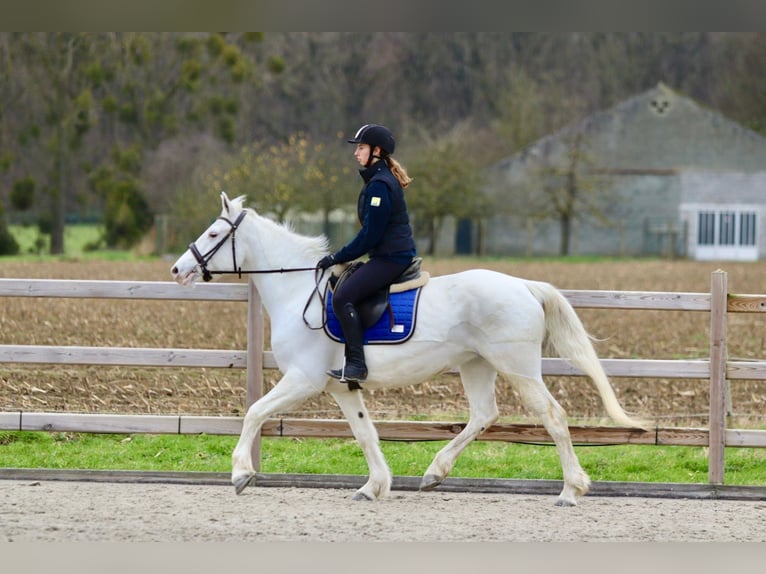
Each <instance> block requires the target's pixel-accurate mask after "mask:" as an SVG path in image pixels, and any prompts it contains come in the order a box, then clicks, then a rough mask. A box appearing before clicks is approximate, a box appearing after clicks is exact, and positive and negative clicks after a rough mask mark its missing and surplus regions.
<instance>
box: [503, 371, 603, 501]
mask: <svg viewBox="0 0 766 574" xmlns="http://www.w3.org/2000/svg"><path fill="white" fill-rule="evenodd" d="M508 378H509V379H510V380H511V381H512V383H513V385H514V387H515V388H516V390H517V391H518V393H519V395H520V396H521V400H522V402H523V403H524V406H526V407H527V408H528V409H529V410H530V411H531V412H532V414H533V415H536V416H537V417H539V418H540V420H541V421H542V423H543V426H544V427H545V430H547V431H548V434H549V435H551V438H552V439H553V442H555V443H556V449H557V450H558V454H559V459H561V469H562V471H563V475H564V488H563V490H562V491H561V494H560V495H559V497H558V499H557V500H556V506H576V505H577V497H578V496H582V495H584V494H585V493H587V492H588V489H589V488H590V478H588V475H587V474H586V473H585V471H584V470H583V469H582V467H581V466H580V462H579V461H578V460H577V454H576V453H575V451H574V447H573V446H572V439H571V437H570V436H569V427H568V426H567V417H566V412H565V411H564V409H563V408H561V405H559V403H558V402H556V399H554V398H553V395H551V394H550V392H549V391H548V389H547V388H546V386H545V383H544V382H543V380H542V378H539V379H533V378H530V377H524V376H519V375H512V376H511V375H509V377H508Z"/></svg>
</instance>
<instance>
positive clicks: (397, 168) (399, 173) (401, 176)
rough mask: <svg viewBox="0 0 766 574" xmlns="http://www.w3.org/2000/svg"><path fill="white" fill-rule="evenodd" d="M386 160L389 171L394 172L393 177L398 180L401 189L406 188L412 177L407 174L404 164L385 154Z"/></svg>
mask: <svg viewBox="0 0 766 574" xmlns="http://www.w3.org/2000/svg"><path fill="white" fill-rule="evenodd" d="M386 162H387V163H388V167H389V169H391V173H393V174H394V177H395V178H396V179H397V180H398V181H399V184H400V185H401V186H402V189H406V188H407V186H408V185H409V184H410V182H411V181H412V178H411V177H410V176H409V175H407V170H406V169H404V166H403V165H402V164H400V163H399V162H398V161H396V160H395V159H394V158H392V157H391V156H390V155H389V156H386Z"/></svg>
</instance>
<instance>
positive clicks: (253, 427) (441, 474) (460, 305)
mask: <svg viewBox="0 0 766 574" xmlns="http://www.w3.org/2000/svg"><path fill="white" fill-rule="evenodd" d="M243 200H244V196H241V197H237V198H236V199H232V200H230V199H229V198H228V197H227V196H226V194H225V193H223V192H222V193H221V201H222V212H221V216H220V217H219V218H218V219H216V221H215V222H213V224H212V225H211V226H210V227H209V228H208V229H207V230H206V231H205V232H204V233H203V234H202V235H200V237H199V238H198V239H197V240H196V241H195V242H194V243H192V244H190V246H189V250H188V251H186V252H185V253H184V254H183V255H182V256H181V257H180V258H179V259H178V261H176V262H175V264H174V265H173V267H172V269H171V273H172V276H173V278H174V279H175V280H176V281H177V282H179V283H181V284H184V285H189V284H193V283H194V282H195V281H196V280H197V279H198V278H200V277H201V276H203V277H204V278H205V280H209V279H211V272H212V273H213V274H215V273H216V272H232V271H236V270H237V269H242V270H245V271H247V270H256V269H257V270H280V269H281V270H285V269H298V270H300V269H303V270H304V272H295V273H273V274H269V273H264V274H254V275H252V280H253V281H254V282H255V285H256V287H257V289H258V292H259V293H260V295H261V298H262V302H263V306H264V308H265V309H266V311H267V313H268V315H269V318H270V320H271V347H272V351H273V353H274V357H275V359H276V362H277V364H278V366H279V370H280V371H281V372H282V373H283V376H282V378H281V380H280V381H279V383H278V384H277V385H276V386H274V388H273V389H271V390H270V391H269V392H268V393H267V394H266V395H265V396H263V397H262V398H261V399H259V400H258V401H256V402H255V403H254V404H252V405H251V406H250V408H249V409H248V410H247V413H246V415H245V418H244V422H243V427H242V433H241V435H240V438H239V441H238V443H237V446H236V447H235V449H234V451H233V453H232V483H233V485H234V487H235V490H236V492H237V494H240V493H241V492H242V490H244V488H245V487H246V486H248V484H250V483H251V482H252V481H254V478H255V470H254V468H253V465H252V461H251V456H250V453H251V446H252V442H253V440H254V438H255V436H256V434H257V432H258V431H259V429H260V428H261V426H262V425H263V423H264V422H265V421H266V420H267V419H268V418H269V417H271V416H273V415H274V414H275V413H278V412H281V411H286V410H289V409H292V408H293V407H295V406H296V405H299V404H300V403H302V402H304V401H306V400H307V399H309V398H311V397H313V396H315V395H317V394H319V393H321V392H322V391H328V392H329V393H330V394H331V395H332V396H333V397H334V398H335V400H336V401H337V403H338V405H339V406H340V408H341V410H342V411H343V414H344V415H345V417H346V418H347V419H348V424H349V426H350V427H351V430H352V432H353V434H354V437H355V438H356V440H357V441H358V443H359V446H360V447H361V449H362V451H363V452H364V456H365V458H366V460H367V465H368V467H369V478H368V480H367V482H366V483H365V484H364V486H362V487H361V488H360V489H359V490H358V491H357V492H356V493H355V494H354V497H353V498H354V500H373V499H376V498H380V497H383V496H386V495H387V494H388V493H389V491H390V488H391V471H390V469H389V467H388V464H387V463H386V460H385V458H384V457H383V453H382V451H381V449H380V446H379V441H378V434H377V431H376V430H375V426H374V425H373V423H372V421H371V420H370V417H369V415H368V413H367V409H366V407H365V404H364V402H363V393H362V392H359V391H357V390H349V388H348V386H347V385H346V384H344V383H341V382H339V381H336V380H335V379H331V378H330V377H328V375H327V374H326V371H327V370H328V369H329V368H331V367H337V366H338V365H340V364H342V361H343V345H342V344H339V343H337V342H334V341H332V340H331V339H330V338H329V337H328V336H327V335H326V334H325V333H324V332H323V331H322V330H312V329H310V328H309V327H308V326H307V325H306V324H305V323H304V318H303V316H302V311H303V310H304V307H305V305H306V302H307V301H308V300H309V297H310V296H311V295H312V292H313V291H314V290H315V289H316V287H317V285H316V283H315V280H316V278H315V274H314V273H311V272H310V271H306V270H310V269H313V268H314V267H315V265H316V262H317V261H318V260H319V259H320V258H321V257H322V256H324V255H326V254H327V252H328V245H327V239H326V238H325V237H323V236H320V237H305V236H302V235H299V234H297V233H295V232H293V231H292V230H291V229H289V228H288V227H285V226H283V225H280V224H278V223H275V222H273V221H271V220H270V219H268V218H265V217H262V216H260V215H258V214H257V213H256V212H255V211H253V210H252V209H247V208H244V207H243ZM326 280H327V279H326V278H322V279H321V281H320V285H319V288H320V290H323V288H324V284H325V282H326ZM322 313H323V311H322V308H321V305H320V304H319V302H318V299H315V300H314V301H313V302H312V304H311V305H309V307H308V308H307V309H306V310H305V317H306V319H307V320H308V323H309V324H311V325H314V326H316V325H321V322H322ZM546 337H547V338H548V341H549V342H550V343H551V344H552V345H553V347H554V348H555V349H556V350H557V352H558V353H559V354H560V355H561V356H562V357H563V358H565V359H566V360H568V361H571V362H572V363H573V364H574V365H576V366H578V367H579V368H580V369H582V370H583V372H585V373H586V374H587V375H588V376H590V377H591V379H592V380H593V382H594V383H595V385H596V388H597V389H598V392H599V393H600V395H601V398H602V401H603V403H604V406H605V408H606V411H607V413H608V414H609V415H610V416H611V417H612V419H613V420H614V421H615V422H616V423H618V424H620V425H623V426H627V427H642V428H644V427H645V423H643V422H641V421H638V420H634V419H633V418H631V417H630V416H628V415H627V414H626V413H625V411H624V410H623V409H622V407H621V406H620V404H619V402H618V400H617V398H616V396H615V394H614V391H613V390H612V387H611V385H610V383H609V380H608V379H607V377H606V374H605V373H604V371H603V369H602V367H601V364H600V362H599V359H598V357H597V355H596V352H595V350H594V348H593V346H592V344H591V340H590V337H589V335H588V334H587V333H586V331H585V329H584V328H583V325H582V323H581V322H580V319H579V318H578V317H577V315H576V314H575V311H574V309H573V308H572V306H571V305H570V304H569V302H568V301H567V300H566V299H565V298H564V296H563V295H562V294H561V293H560V292H559V291H558V290H557V289H556V288H554V287H553V286H551V285H549V284H548V283H542V282H538V281H527V280H524V279H519V278H516V277H511V276H509V275H505V274H502V273H498V272H494V271H488V270H480V269H476V270H470V271H465V272H462V273H456V274H453V275H445V276H441V277H435V278H432V279H431V280H430V281H429V282H428V283H427V284H426V285H425V286H424V287H423V290H422V292H421V295H420V303H419V311H418V318H417V326H416V329H415V332H414V334H413V336H412V338H410V339H409V341H407V342H406V343H403V344H399V345H368V346H367V347H366V348H365V355H366V359H367V367H368V369H369V375H368V378H367V380H366V381H365V382H364V383H363V388H366V389H371V390H374V389H381V388H385V387H395V386H404V385H413V384H416V383H421V382H424V381H427V380H429V379H430V378H432V377H434V376H436V375H438V374H439V373H443V372H444V371H447V370H449V369H458V370H459V372H460V378H461V381H462V384H463V387H464V389H465V393H466V397H467V399H468V403H469V407H470V417H469V421H468V424H467V425H466V426H465V428H464V429H463V430H462V431H461V432H460V433H459V434H458V435H457V436H456V437H455V438H454V439H452V440H451V441H450V442H449V443H448V444H447V445H446V446H445V447H444V448H442V449H441V451H439V453H438V454H437V455H436V457H435V458H434V460H433V461H432V462H431V464H430V466H429V467H428V469H427V470H426V472H425V475H424V477H423V479H422V482H421V484H420V489H421V490H430V489H432V488H436V487H437V486H438V485H439V484H440V483H441V482H442V481H443V480H444V479H445V478H446V477H447V475H448V474H449V473H450V471H451V470H452V468H453V466H454V464H455V461H456V459H457V457H458V455H459V454H460V453H461V452H462V451H463V449H464V448H465V447H466V446H468V444H469V443H470V442H471V441H472V440H474V439H475V438H476V437H477V436H478V435H480V434H481V433H482V432H483V431H485V430H486V429H487V428H489V427H490V426H491V425H492V423H494V422H495V421H496V420H497V418H498V408H497V404H496V401H495V379H496V377H497V374H498V373H500V374H502V375H503V376H504V377H505V378H506V379H507V380H508V381H510V382H511V384H512V385H513V386H514V388H515V389H516V390H517V391H518V393H519V396H520V397H521V400H522V401H523V403H524V405H525V407H526V408H527V409H529V410H530V411H531V413H532V414H533V415H535V416H537V417H539V419H540V420H541V421H542V423H543V425H544V426H545V429H546V430H547V431H548V433H549V434H550V436H551V437H552V438H553V440H554V442H555V443H556V448H557V450H558V455H559V458H560V459H561V466H562V469H563V478H564V487H563V490H562V491H561V494H560V495H559V497H558V499H557V500H556V505H558V506H574V505H576V504H577V500H576V499H577V497H578V496H582V495H584V494H585V493H586V492H587V491H588V488H589V485H590V479H589V477H588V475H587V474H586V473H585V471H584V470H583V469H582V468H581V466H580V463H579V461H578V459H577V455H576V454H575V452H574V449H573V447H572V441H571V438H570V436H569V429H568V427H567V419H566V413H565V411H564V409H563V408H562V407H561V406H560V405H559V404H558V403H557V402H556V400H555V399H554V398H553V396H552V395H551V394H550V393H549V392H548V389H547V388H546V386H545V383H544V382H543V378H542V373H541V369H542V346H543V340H544V339H545V338H546Z"/></svg>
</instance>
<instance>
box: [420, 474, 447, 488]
mask: <svg viewBox="0 0 766 574" xmlns="http://www.w3.org/2000/svg"><path fill="white" fill-rule="evenodd" d="M443 480H444V478H442V477H441V476H436V475H435V474H427V475H426V476H424V477H423V480H421V481H420V490H433V489H434V488H436V487H437V486H439V485H440V484H441V483H442V481H443Z"/></svg>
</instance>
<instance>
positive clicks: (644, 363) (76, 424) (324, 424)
mask: <svg viewBox="0 0 766 574" xmlns="http://www.w3.org/2000/svg"><path fill="white" fill-rule="evenodd" d="M562 292H563V293H564V295H565V296H566V297H567V298H568V300H569V301H570V302H571V303H572V305H573V306H574V307H576V308H592V309H593V308H599V309H645V310H672V311H678V310H684V311H690V312H706V313H709V314H710V357H709V358H708V359H697V360H647V359H603V360H602V363H603V365H604V368H605V370H606V372H607V374H608V375H609V376H611V377H649V378H687V379H708V380H709V381H710V417H709V426H708V428H678V427H670V428H660V427H658V428H656V429H653V430H651V431H643V430H637V429H628V428H618V427H591V426H583V427H570V432H571V434H572V439H573V441H574V442H575V443H578V444H593V445H595V444H646V445H649V444H653V445H680V446H708V447H709V464H708V468H709V470H708V481H709V482H710V483H711V484H723V481H724V449H725V447H727V446H728V447H766V431H759V430H746V429H727V428H726V401H727V385H728V381H729V380H736V379H749V380H766V361H729V360H727V355H726V347H727V345H726V343H727V316H728V314H729V313H763V312H766V295H732V294H729V293H728V292H727V275H726V273H725V272H723V271H715V272H713V273H712V275H711V289H710V292H709V293H675V292H654V291H583V290H563V291H562ZM4 297H50V298H56V297H67V298H87V299H102V298H106V299H135V300H145V299H162V300H194V301H242V302H247V304H248V333H247V349H246V350H243V351H230V350H216V349H158V348H118V347H77V346H65V347H57V346H45V345H0V363H32V364H59V365H61V364H66V365H112V366H114V365H120V366H136V367H146V366H152V367H175V368H179V367H209V368H235V369H247V389H246V393H247V404H248V405H250V404H252V402H254V401H255V400H257V399H258V398H259V397H260V396H261V395H262V393H263V369H275V368H277V365H276V362H275V360H274V357H273V355H272V353H271V352H270V351H264V340H263V330H264V324H263V315H262V310H261V300H260V296H259V294H258V292H257V290H256V289H255V287H254V286H253V283H252V282H248V283H247V284H243V283H212V284H202V285H197V286H196V287H195V288H194V289H189V288H187V287H182V286H180V285H177V284H176V283H172V282H151V281H135V282H134V281H78V280H46V279H42V280H41V279H0V298H4ZM543 374H545V375H564V376H581V375H582V373H581V372H580V371H579V370H578V369H576V368H574V367H572V366H570V365H569V364H568V363H566V362H565V361H563V360H561V359H555V358H545V359H543ZM464 424H465V423H463V422H429V421H425V422H415V421H379V422H377V423H376V427H377V429H378V433H379V435H380V438H381V439H383V440H387V439H391V440H446V439H451V438H453V437H454V436H455V435H456V434H457V433H459V432H460V431H461V430H462V428H463V427H464ZM241 426H242V419H241V418H240V417H205V416H186V415H180V416H157V415H119V414H75V413H50V412H16V411H14V412H0V430H37V431H65V432H91V433H154V434H199V433H206V434H223V435H238V434H239V432H240V430H241ZM261 436H282V437H321V438H329V437H350V436H351V432H350V429H349V427H348V425H347V423H346V421H345V420H327V419H325V420H317V419H284V418H283V419H271V420H269V421H267V422H266V424H265V425H264V426H263V429H262V431H261ZM479 440H499V441H515V442H551V439H550V437H549V436H548V434H547V433H546V432H545V430H544V429H543V428H542V427H541V426H538V425H526V424H495V425H493V426H492V427H491V428H489V429H488V430H487V431H486V432H485V433H484V434H483V435H482V436H481V437H480V439H479ZM253 461H254V464H255V467H256V469H258V468H260V437H259V438H258V440H256V441H255V446H254V449H253Z"/></svg>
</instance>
